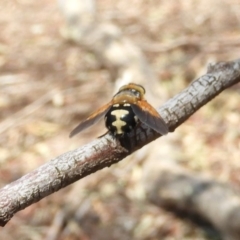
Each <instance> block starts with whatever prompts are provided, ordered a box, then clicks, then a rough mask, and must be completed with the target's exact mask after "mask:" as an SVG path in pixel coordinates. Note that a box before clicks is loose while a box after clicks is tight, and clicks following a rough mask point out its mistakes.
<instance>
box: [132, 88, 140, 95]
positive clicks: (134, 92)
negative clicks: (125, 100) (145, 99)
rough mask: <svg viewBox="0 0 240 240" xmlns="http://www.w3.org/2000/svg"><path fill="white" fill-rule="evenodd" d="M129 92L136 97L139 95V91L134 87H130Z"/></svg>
mask: <svg viewBox="0 0 240 240" xmlns="http://www.w3.org/2000/svg"><path fill="white" fill-rule="evenodd" d="M131 92H132V93H133V94H134V95H135V96H137V97H139V96H140V93H139V92H138V91H137V90H136V89H131Z"/></svg>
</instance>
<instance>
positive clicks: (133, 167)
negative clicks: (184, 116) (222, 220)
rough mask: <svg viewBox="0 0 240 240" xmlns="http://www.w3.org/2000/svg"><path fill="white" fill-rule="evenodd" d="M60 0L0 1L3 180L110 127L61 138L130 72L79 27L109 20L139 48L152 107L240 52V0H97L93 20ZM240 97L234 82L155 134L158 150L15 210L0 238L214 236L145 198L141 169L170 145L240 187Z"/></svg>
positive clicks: (182, 160) (179, 156) (186, 162)
mask: <svg viewBox="0 0 240 240" xmlns="http://www.w3.org/2000/svg"><path fill="white" fill-rule="evenodd" d="M66 2H67V1H64V0H62V1H59V2H57V1H49V0H42V1H33V0H14V1H8V0H1V1H0V9H1V14H0V29H1V32H0V135H1V138H0V186H1V187H3V186H5V185H6V184H8V183H10V182H12V181H14V180H16V179H18V178H20V177H21V176H23V175H24V174H26V173H28V172H30V171H32V170H33V169H35V168H37V167H39V166H40V165H42V164H44V163H46V162H47V161H49V160H50V159H51V158H54V157H56V156H58V155H60V154H62V153H64V152H67V151H69V150H72V149H75V148H77V147H79V146H81V145H83V144H86V143H88V142H89V141H91V140H93V139H95V138H96V137H97V136H99V135H101V134H103V133H105V127H104V124H103V122H101V123H99V124H97V125H96V126H94V127H92V128H90V129H88V130H86V131H84V132H83V133H81V134H80V135H77V136H76V137H74V138H73V139H69V138H68V135H69V133H70V131H71V130H72V129H73V128H74V127H75V126H76V125H77V124H78V123H79V122H80V121H81V120H83V119H84V118H86V117H87V116H88V115H89V114H90V113H91V112H92V111H94V110H95V109H97V108H98V107H100V106H101V105H103V104H105V103H107V102H108V101H109V100H110V99H111V97H112V96H113V94H114V93H115V92H116V89H117V88H118V86H119V84H121V83H122V82H124V81H127V80H128V79H129V78H124V77H122V76H121V71H123V69H124V66H126V65H127V64H125V62H124V63H123V62H121V68H120V70H121V71H119V69H116V65H114V64H113V63H112V62H111V61H112V60H111V57H109V58H107V60H106V58H103V57H102V55H101V50H102V49H103V48H104V47H103V46H101V45H98V44H99V42H100V41H98V39H99V38H98V37H96V38H91V39H93V40H94V41H93V42H91V43H90V44H89V45H88V43H89V41H88V40H89V39H87V40H86V39H84V40H82V36H84V37H86V36H91V35H88V30H89V29H88V28H87V29H83V31H82V32H80V31H79V32H78V31H75V30H76V28H75V27H76V25H77V24H79V25H81V26H83V25H84V24H85V26H86V25H87V27H89V22H90V24H92V25H94V24H95V23H96V22H97V23H98V24H99V22H101V23H102V24H103V25H104V26H105V24H106V25H107V26H111V27H110V29H111V30H112V29H113V32H114V34H116V35H114V38H116V36H118V37H119V36H120V37H123V38H124V43H125V42H127V44H128V46H130V45H131V47H132V48H131V49H134V50H133V52H134V56H135V57H136V58H138V57H139V56H141V57H143V59H144V61H143V62H144V66H148V68H149V69H151V71H149V70H148V71H146V72H145V73H144V74H146V76H148V74H149V79H145V81H146V83H144V80H140V82H141V83H142V84H143V85H144V86H145V84H146V85H147V84H149V81H151V79H153V78H154V79H155V80H154V83H153V85H154V86H155V87H154V88H155V89H154V90H155V91H158V93H160V95H157V100H156V101H153V102H152V103H153V105H154V106H155V107H157V106H160V104H163V103H164V101H166V100H167V99H169V98H171V97H173V96H174V95H175V94H177V93H179V92H180V91H181V90H183V89H184V88H185V87H186V86H187V85H188V84H189V83H190V82H191V81H192V80H193V79H195V78H197V77H199V76H201V75H202V74H204V73H205V72H206V66H207V64H208V63H209V62H217V61H230V60H234V59H237V58H239V53H240V14H239V13H240V2H239V1H237V0H210V1H209V0H195V1H173V0H160V1H157V0H145V1H144V0H133V1H131V2H129V1H124V0H114V1H113V0H99V1H97V2H96V3H95V5H91V4H90V5H89V6H88V7H89V8H88V9H89V11H91V12H94V20H93V19H91V18H90V19H89V18H84V19H85V20H86V19H87V23H86V22H84V23H83V22H81V21H82V19H77V18H76V15H77V14H78V11H76V13H74V14H75V15H74V16H73V17H72V16H71V14H72V13H73V12H74V10H76V9H77V8H72V9H70V10H69V11H68V9H67V7H68V6H67V4H66ZM89 2H90V1H89ZM92 3H94V2H92ZM96 19H97V20H96ZM82 23H83V24H82ZM101 26H102V25H101ZM71 27H72V29H71ZM97 29H102V28H101V27H98V28H97ZM104 29H105V28H104ZM108 29H109V28H108ZM94 32H96V31H94ZM108 41H109V39H107V40H106V44H108ZM119 42H120V40H119ZM133 46H134V47H133ZM136 52H137V54H135V53H136ZM113 55H115V53H114V54H113ZM116 56H118V55H117V53H116ZM109 59H110V60H109ZM118 60H119V57H118ZM130 62H133V61H131V60H130ZM141 63H142V61H141ZM117 64H118V63H117ZM145 64H146V65H145ZM144 69H145V68H144ZM119 76H120V77H119ZM124 76H126V75H124ZM152 76H153V77H152ZM139 79H140V78H139ZM150 85H151V84H150ZM156 86H157V89H156ZM150 88H151V86H150ZM150 91H151V90H150ZM155 95H156V94H155ZM239 102H240V86H239V84H238V85H236V86H234V87H232V88H231V89H228V90H226V91H224V92H223V93H222V94H220V95H219V96H218V97H217V98H216V99H214V100H213V101H211V102H210V103H208V104H207V105H206V106H204V107H203V108H202V109H200V110H199V111H198V112H197V113H196V114H194V115H193V116H192V117H191V118H190V119H189V120H188V121H187V122H185V123H184V124H183V125H182V126H181V127H179V129H177V130H176V131H175V132H174V133H171V134H169V135H168V136H167V137H164V138H161V139H158V140H156V141H155V142H156V143H157V146H159V147H158V149H156V148H152V147H151V146H147V147H144V148H143V149H141V150H140V151H138V152H136V153H135V154H134V155H133V156H131V157H130V158H128V159H125V160H123V161H122V162H120V163H118V164H117V165H115V166H112V167H110V168H108V169H103V170H101V171H99V172H97V173H95V174H93V175H90V176H88V177H86V178H84V179H82V180H80V181H78V182H76V183H74V184H73V185H71V186H69V187H67V188H65V189H63V190H61V191H59V192H57V193H54V194H52V195H51V196H48V197H46V198H45V199H43V200H41V201H40V202H38V203H36V204H33V205H32V206H30V207H28V208H26V209H24V210H23V211H20V212H19V213H17V214H16V215H15V216H14V217H13V218H12V220H11V221H10V222H9V223H8V224H7V225H6V226H5V227H4V228H1V229H0V238H1V239H5V240H12V239H14V240H15V239H18V240H20V239H24V240H26V239H34V240H38V239H49V240H53V239H64V240H66V239H68V240H72V239H84V240H85V239H100V240H101V239H164V240H173V239H198V240H201V239H202V240H204V239H216V237H215V236H212V235H211V234H210V235H209V234H206V231H205V230H204V229H202V228H199V227H197V226H196V225H194V224H193V223H192V222H191V221H183V220H181V219H179V218H177V217H176V216H175V215H174V214H172V213H171V212H167V211H165V210H163V209H160V208H158V207H156V206H154V205H152V204H151V203H149V202H148V201H147V199H146V196H145V195H144V191H143V189H142V179H143V166H144V164H145V162H147V161H150V160H149V157H148V156H149V155H150V152H149V151H150V150H151V156H154V154H155V153H154V152H153V150H154V149H155V150H156V154H160V155H161V157H162V158H169V156H168V154H169V151H171V154H173V153H174V160H175V161H176V162H177V163H178V164H179V165H180V166H182V167H184V168H186V169H188V170H191V171H195V172H198V173H199V174H205V175H207V176H210V177H212V178H214V179H216V180H218V181H223V182H228V183H231V184H233V185H236V186H240V161H239V156H240V128H239V123H240V104H239ZM155 142H154V143H155ZM151 144H152V143H151ZM151 144H150V145H151ZM159 148H160V150H159ZM168 150H169V151H168ZM157 151H162V152H161V153H159V152H158V153H157ZM160 160H161V159H159V161H160Z"/></svg>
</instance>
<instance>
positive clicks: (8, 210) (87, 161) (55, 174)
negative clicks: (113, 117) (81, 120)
mask: <svg viewBox="0 0 240 240" xmlns="http://www.w3.org/2000/svg"><path fill="white" fill-rule="evenodd" d="M239 81H240V60H236V61H232V62H225V63H224V62H221V63H218V64H215V65H211V66H209V68H208V73H207V74H205V75H203V76H202V77H200V78H198V79H197V80H195V81H193V82H192V83H191V84H190V86H189V87H188V88H186V89H185V90H183V91H182V92H181V93H179V94H178V95H177V96H175V97H173V98H172V99H170V100H169V101H167V102H166V103H165V104H164V105H163V106H162V107H161V108H160V109H159V112H160V114H161V115H162V117H163V119H164V120H165V122H166V123H167V124H168V126H169V129H170V131H171V132H173V131H174V130H175V129H176V128H177V127H178V126H179V125H180V124H181V123H183V122H184V121H185V120H186V119H188V118H189V117H190V116H191V115H192V114H193V113H194V112H195V111H197V110H198V109H199V108H200V107H202V106H203V105H204V104H206V103H207V102H208V101H210V100H211V99H212V98H214V97H215V96H216V95H218V94H219V93H220V92H221V91H223V90H225V89H226V88H228V87H230V86H232V85H234V84H236V83H237V82H239ZM157 137H159V135H158V134H157V133H155V132H154V131H152V130H151V129H149V128H147V127H146V126H144V125H140V126H139V127H138V128H137V129H136V131H134V132H133V133H131V134H130V135H129V138H126V139H124V140H126V141H123V142H122V141H121V142H120V141H118V140H117V139H115V138H113V137H112V136H111V135H109V134H107V135H105V136H104V137H102V138H99V139H97V140H95V141H93V142H92V143H89V144H87V145H85V146H83V147H80V148H78V149H76V150H73V151H70V152H67V153H64V154H62V155H61V156H58V157H56V158H55V159H52V160H51V161H50V162H48V163H46V164H45V165H43V166H41V167H40V168H38V169H36V170H35V171H33V172H31V173H29V174H27V175H25V176H23V177H22V178H20V179H19V180H17V181H15V182H13V183H11V184H9V185H7V186H5V187H4V188H2V189H1V190H0V225H1V226H4V225H5V224H6V223H7V222H8V221H9V220H10V219H11V217H12V216H13V215H14V214H15V213H16V212H18V211H19V210H21V209H24V208H26V207H27V206H29V205H31V204H32V203H34V202H37V201H39V200H40V199H42V198H44V197H45V196H47V195H49V194H51V193H53V192H55V191H58V190H59V189H61V188H63V187H65V186H67V185H69V184H71V183H73V182H74V181H77V180H78V179H81V178H83V177H84V176H86V175H89V174H91V173H93V172H96V171H97V170H99V169H102V168H104V167H106V166H110V165H112V164H114V163H116V162H118V161H120V160H122V159H123V158H124V157H126V156H127V155H129V154H131V153H132V152H133V151H136V150H137V149H139V148H141V147H142V146H144V145H146V144H148V143H149V142H151V141H153V140H154V139H156V138H157ZM122 145H124V146H122Z"/></svg>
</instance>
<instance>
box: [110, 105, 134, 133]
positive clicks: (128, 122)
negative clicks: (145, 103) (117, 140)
mask: <svg viewBox="0 0 240 240" xmlns="http://www.w3.org/2000/svg"><path fill="white" fill-rule="evenodd" d="M137 122H138V118H137V116H136V115H135V114H134V112H133V110H132V108H131V104H130V103H127V102H125V103H116V104H113V105H112V107H111V108H110V109H109V111H108V112H107V114H106V115H105V125H106V127H107V129H108V130H109V131H110V132H112V133H113V134H114V135H117V136H121V135H124V134H125V133H129V132H131V130H132V129H133V128H134V127H135V126H136V124H137Z"/></svg>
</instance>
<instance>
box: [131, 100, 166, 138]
mask: <svg viewBox="0 0 240 240" xmlns="http://www.w3.org/2000/svg"><path fill="white" fill-rule="evenodd" d="M138 103H139V104H131V107H132V110H133V112H134V113H135V114H136V116H137V117H138V118H139V120H140V121H141V122H143V123H145V124H146V125H148V126H149V127H150V128H152V129H153V130H155V131H156V132H158V133H160V134H161V135H166V134H167V133H168V126H167V124H166V123H165V122H164V121H163V119H162V118H161V116H160V115H159V113H158V112H157V111H156V110H155V109H154V108H153V107H152V106H151V105H150V104H149V103H148V102H146V101H144V100H143V101H138Z"/></svg>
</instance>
